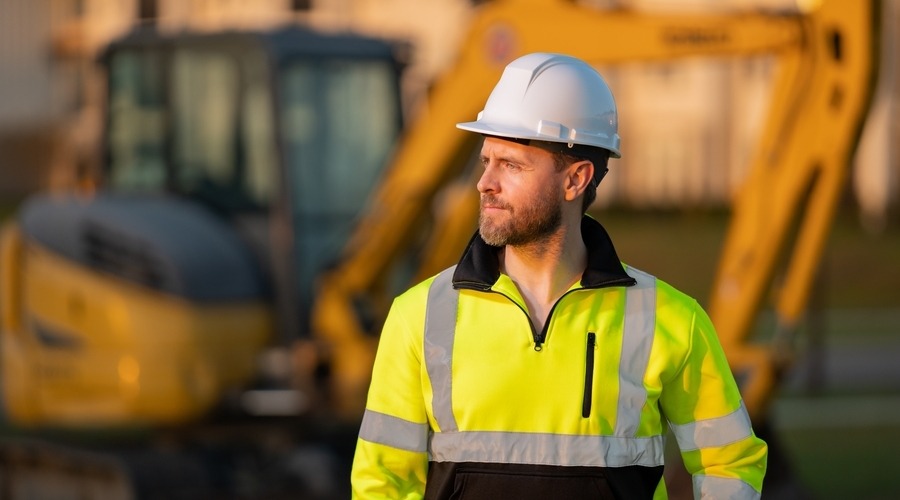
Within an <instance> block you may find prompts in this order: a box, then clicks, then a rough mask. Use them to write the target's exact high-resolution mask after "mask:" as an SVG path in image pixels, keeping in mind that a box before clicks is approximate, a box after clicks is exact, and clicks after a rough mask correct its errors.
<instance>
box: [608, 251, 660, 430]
mask: <svg viewBox="0 0 900 500" xmlns="http://www.w3.org/2000/svg"><path fill="white" fill-rule="evenodd" d="M626 272H628V274H629V275H630V276H631V277H632V278H634V279H635V280H636V281H637V284H636V285H634V286H632V287H629V288H628V289H626V292H625V322H624V325H623V327H622V355H621V357H620V360H619V402H618V408H617V411H616V430H615V434H616V436H626V437H631V436H635V435H636V434H637V431H638V426H639V425H640V421H641V409H642V408H643V407H644V403H646V401H647V389H646V388H645V387H644V374H645V373H646V371H647V363H649V361H650V349H651V347H652V346H653V332H654V330H655V328H656V278H654V277H653V276H651V275H649V274H646V273H644V272H642V271H638V270H636V269H632V268H628V269H626Z"/></svg>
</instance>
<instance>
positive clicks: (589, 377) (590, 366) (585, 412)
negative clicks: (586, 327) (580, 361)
mask: <svg viewBox="0 0 900 500" xmlns="http://www.w3.org/2000/svg"><path fill="white" fill-rule="evenodd" d="M596 344H597V334H595V333H594V332H588V334H587V350H586V352H585V356H584V357H585V370H584V400H582V403H581V416H582V417H584V418H588V417H589V416H591V396H592V394H593V382H594V346H595V345H596Z"/></svg>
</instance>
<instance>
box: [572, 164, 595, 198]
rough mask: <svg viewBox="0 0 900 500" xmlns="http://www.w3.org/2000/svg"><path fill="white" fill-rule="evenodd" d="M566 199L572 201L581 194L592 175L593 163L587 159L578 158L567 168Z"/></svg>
mask: <svg viewBox="0 0 900 500" xmlns="http://www.w3.org/2000/svg"><path fill="white" fill-rule="evenodd" d="M567 172H568V174H567V175H566V185H565V190H566V200H567V201H572V200H575V199H576V198H578V197H579V196H581V194H582V193H584V190H585V189H587V187H588V186H589V185H590V183H591V179H592V178H593V177H594V164H593V163H592V162H590V161H588V160H578V161H576V162H574V163H572V164H571V165H569V168H568V169H567Z"/></svg>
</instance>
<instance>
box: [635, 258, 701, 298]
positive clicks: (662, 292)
mask: <svg viewBox="0 0 900 500" xmlns="http://www.w3.org/2000/svg"><path fill="white" fill-rule="evenodd" d="M625 269H626V272H627V273H628V275H629V276H631V277H633V278H635V279H636V280H637V286H638V287H641V286H644V287H648V286H655V287H656V296H657V304H658V305H659V304H669V305H674V304H680V305H683V306H686V307H688V308H691V309H692V308H694V307H697V300H696V299H694V297H692V296H690V295H688V294H687V293H685V292H682V291H681V290H679V289H678V288H676V287H675V286H673V285H672V284H670V283H669V282H667V281H665V280H663V279H661V278H659V277H657V276H654V275H652V274H650V273H648V272H646V271H642V270H640V269H638V268H636V267H633V266H629V265H625Z"/></svg>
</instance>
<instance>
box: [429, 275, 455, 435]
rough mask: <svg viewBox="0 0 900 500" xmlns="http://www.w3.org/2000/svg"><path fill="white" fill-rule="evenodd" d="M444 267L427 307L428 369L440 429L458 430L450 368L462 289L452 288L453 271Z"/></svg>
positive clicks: (433, 405)
mask: <svg viewBox="0 0 900 500" xmlns="http://www.w3.org/2000/svg"><path fill="white" fill-rule="evenodd" d="M455 269H456V266H453V267H451V268H449V269H445V270H444V271H442V272H441V273H440V274H438V275H437V277H435V278H434V281H433V282H432V283H431V286H430V287H429V288H428V303H427V305H426V307H425V344H424V349H425V369H426V370H427V371H428V378H429V379H430V380H431V388H432V391H433V398H432V402H431V405H432V412H433V413H434V420H435V421H436V422H437V425H438V427H439V428H440V430H441V432H452V431H455V430H457V429H458V427H457V425H456V417H454V416H453V398H452V394H453V390H452V383H451V382H452V378H451V376H450V367H451V365H452V361H453V342H454V340H455V336H456V309H457V306H458V304H459V291H458V290H455V289H454V288H453V285H452V284H451V282H452V280H453V271H454V270H455Z"/></svg>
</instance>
